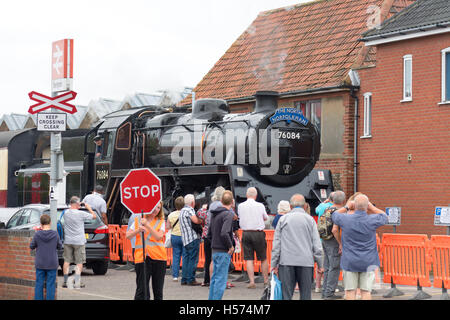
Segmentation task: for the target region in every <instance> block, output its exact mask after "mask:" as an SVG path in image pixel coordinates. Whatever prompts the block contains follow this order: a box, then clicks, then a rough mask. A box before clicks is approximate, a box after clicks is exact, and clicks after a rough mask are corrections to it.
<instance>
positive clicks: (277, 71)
mask: <svg viewBox="0 0 450 320" xmlns="http://www.w3.org/2000/svg"><path fill="white" fill-rule="evenodd" d="M412 2H413V1H412V0H328V1H323V0H317V1H312V2H309V3H304V4H298V5H294V6H289V7H284V8H280V9H275V10H270V11H265V12H262V13H260V14H259V15H258V17H257V18H256V19H255V20H254V21H253V23H252V24H251V25H250V26H249V27H248V28H247V30H245V32H244V33H243V34H242V35H241V36H240V37H239V38H238V39H237V40H236V41H235V42H234V43H233V44H232V46H231V47H230V48H229V49H228V50H227V51H226V52H225V54H224V55H223V56H222V57H221V58H220V59H219V61H217V63H216V64H215V65H214V66H213V67H212V69H211V70H210V71H209V72H208V73H207V74H206V75H205V76H204V78H203V79H202V80H201V81H200V82H199V83H198V84H197V86H196V87H195V88H194V92H195V99H200V98H221V99H226V100H227V101H228V103H229V104H230V107H231V110H232V112H248V111H251V110H252V109H253V106H254V101H255V100H254V94H255V92H256V91H258V90H275V91H278V92H279V93H280V97H279V101H278V106H279V107H297V108H300V109H302V110H303V113H304V114H305V115H306V117H307V118H309V119H310V121H311V122H313V123H315V124H317V126H318V128H319V130H320V132H321V145H322V146H321V156H320V160H319V161H318V162H317V164H316V168H321V169H330V170H331V171H332V173H333V180H334V184H335V187H336V188H339V189H343V190H344V191H345V192H346V193H347V194H351V193H353V190H354V183H355V181H354V174H353V172H354V139H353V137H354V106H355V103H356V102H355V97H356V95H355V94H356V92H357V91H358V88H359V79H358V77H357V74H356V73H355V72H353V71H352V69H354V68H357V67H361V66H364V65H366V64H368V63H369V64H370V62H371V61H372V59H373V57H374V53H375V52H374V50H373V49H370V48H368V47H366V46H364V44H363V43H361V42H359V41H358V39H360V38H361V34H362V33H363V32H365V31H367V30H368V29H370V28H371V27H373V26H374V25H375V24H376V23H378V22H380V21H383V20H385V19H386V18H388V17H391V16H392V15H393V14H395V13H397V12H399V11H400V10H402V9H403V8H404V7H405V6H407V5H408V4H411V3H412ZM191 102H192V97H191V96H190V95H189V96H188V97H187V98H186V99H184V100H183V102H182V103H183V104H190V103H191Z"/></svg>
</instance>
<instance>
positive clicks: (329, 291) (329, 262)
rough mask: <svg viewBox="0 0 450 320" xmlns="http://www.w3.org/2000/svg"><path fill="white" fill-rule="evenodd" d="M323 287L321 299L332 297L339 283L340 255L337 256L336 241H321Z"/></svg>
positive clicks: (337, 247) (337, 245) (337, 246)
mask: <svg viewBox="0 0 450 320" xmlns="http://www.w3.org/2000/svg"><path fill="white" fill-rule="evenodd" d="M322 245H323V253H324V259H323V268H324V273H323V286H322V298H326V297H329V296H332V295H333V294H334V291H335V290H336V288H337V285H338V281H339V273H340V272H341V269H340V266H339V265H340V262H341V255H340V254H339V244H338V242H337V241H336V239H334V238H332V239H331V240H323V241H322Z"/></svg>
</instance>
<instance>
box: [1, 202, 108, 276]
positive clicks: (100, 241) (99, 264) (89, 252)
mask: <svg viewBox="0 0 450 320" xmlns="http://www.w3.org/2000/svg"><path fill="white" fill-rule="evenodd" d="M65 209H68V207H67V206H59V207H58V209H57V217H58V220H59V221H60V222H61V226H63V228H62V230H64V216H62V218H61V219H60V217H61V214H62V213H63V211H64V210H65ZM81 210H86V209H84V208H82V209H81ZM43 214H50V205H47V204H30V205H27V206H25V207H23V208H21V209H19V210H18V211H17V212H16V213H14V214H13V215H12V217H11V218H10V219H9V220H8V222H7V223H6V224H5V225H4V227H5V228H6V229H11V230H30V229H34V230H39V229H40V225H41V224H40V218H41V215H43ZM84 231H85V232H86V240H87V242H86V268H92V270H93V272H94V274H98V275H104V274H106V272H107V271H108V264H109V235H108V226H107V225H105V224H104V223H103V221H102V220H101V218H100V217H99V216H98V214H97V218H96V219H88V220H86V221H85V222H84ZM62 240H63V247H64V234H62ZM62 254H63V250H59V251H58V259H59V264H60V266H61V268H62V265H63V263H64V260H63V257H62Z"/></svg>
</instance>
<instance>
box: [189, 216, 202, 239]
mask: <svg viewBox="0 0 450 320" xmlns="http://www.w3.org/2000/svg"><path fill="white" fill-rule="evenodd" d="M189 221H190V222H191V228H192V230H194V231H195V233H196V234H198V235H199V236H201V235H202V233H203V228H202V225H201V224H196V223H194V222H192V220H191V219H189Z"/></svg>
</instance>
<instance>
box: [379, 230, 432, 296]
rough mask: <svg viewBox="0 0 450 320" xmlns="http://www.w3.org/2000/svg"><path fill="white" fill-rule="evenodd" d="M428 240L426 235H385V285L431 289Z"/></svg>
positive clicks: (383, 250)
mask: <svg viewBox="0 0 450 320" xmlns="http://www.w3.org/2000/svg"><path fill="white" fill-rule="evenodd" d="M428 242H429V240H428V238H427V236H426V235H424V234H387V233H385V234H383V238H382V241H381V248H382V250H381V251H382V257H383V269H384V277H383V281H384V282H385V283H393V284H401V285H412V286H415V285H417V286H420V287H430V286H431V282H430V264H431V257H430V255H429V250H428V248H429V245H428Z"/></svg>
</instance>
